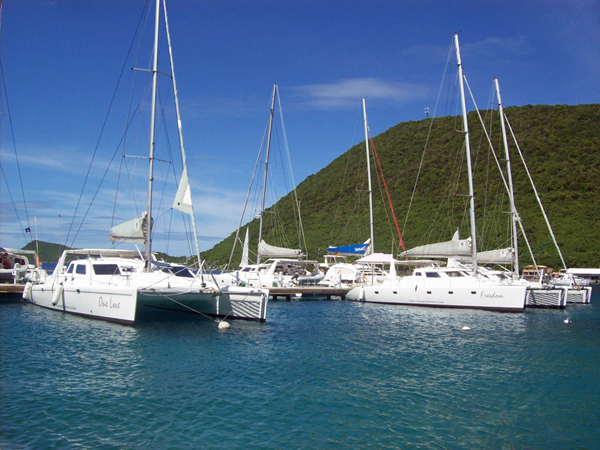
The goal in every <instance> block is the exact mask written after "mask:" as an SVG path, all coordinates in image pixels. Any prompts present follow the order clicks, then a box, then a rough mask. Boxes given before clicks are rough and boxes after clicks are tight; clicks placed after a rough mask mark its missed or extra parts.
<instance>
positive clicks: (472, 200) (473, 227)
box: [454, 34, 477, 273]
mask: <svg viewBox="0 0 600 450" xmlns="http://www.w3.org/2000/svg"><path fill="white" fill-rule="evenodd" d="M454 44H455V46H456V62H457V64H458V77H459V84H460V103H461V107H462V116H463V133H464V134H465V150H466V152H467V171H468V172H469V200H470V215H471V257H472V258H473V273H477V227H476V224H475V194H474V191H473V171H472V168H471V144H470V141H469V124H468V121H467V105H466V102H465V86H464V80H463V69H462V62H461V60H460V49H459V47H458V34H455V35H454Z"/></svg>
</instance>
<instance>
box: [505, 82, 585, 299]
mask: <svg viewBox="0 0 600 450" xmlns="http://www.w3.org/2000/svg"><path fill="white" fill-rule="evenodd" d="M494 87H495V89H496V96H497V98H498V112H499V113H500V124H501V129H502V141H503V144H504V150H505V158H506V166H507V178H508V194H509V199H510V209H511V216H512V221H511V222H512V230H511V234H512V236H513V247H512V248H510V249H509V250H512V252H511V255H512V258H513V261H512V264H513V267H514V274H513V276H515V277H519V252H518V248H519V246H518V239H517V223H518V224H519V225H520V227H521V231H522V233H523V237H524V239H525V242H526V244H527V247H528V248H529V253H530V255H531V258H532V261H533V266H534V268H535V272H536V273H538V274H539V277H538V279H537V280H526V279H525V277H521V279H522V280H523V281H526V282H527V284H528V287H527V295H526V299H525V306H527V307H542V308H564V307H566V304H567V303H589V302H590V298H591V295H592V288H591V287H588V286H585V285H584V284H582V282H581V280H579V279H577V278H575V277H574V276H573V275H572V274H568V273H566V272H567V270H568V269H567V265H566V263H565V260H564V258H563V255H562V252H561V250H560V247H559V246H558V242H557V240H556V237H555V236H554V231H553V230H552V226H551V225H550V221H549V219H548V216H547V215H546V211H545V209H544V206H543V205H542V201H541V199H540V197H539V195H538V193H537V188H536V187H535V184H534V182H533V179H532V178H531V174H530V173H529V169H528V168H527V164H526V163H525V158H524V157H523V154H522V153H521V150H520V148H519V145H518V143H517V140H516V138H515V136H514V134H513V138H515V139H514V142H515V144H516V145H517V149H518V151H519V154H520V156H521V160H522V163H523V165H524V167H525V171H526V173H527V176H528V178H529V181H530V183H531V187H532V188H533V191H534V193H535V197H536V199H537V202H538V204H539V206H540V210H541V212H542V215H543V217H544V221H545V222H546V225H547V227H548V231H549V233H550V236H551V237H552V241H553V242H554V245H555V246H556V250H557V251H558V255H559V256H560V259H561V261H562V264H563V267H564V269H562V270H561V271H560V272H559V273H558V274H556V275H555V277H553V278H552V279H550V280H549V282H548V281H547V280H545V278H546V274H545V270H543V269H542V270H540V269H541V268H540V267H539V266H538V264H537V262H536V261H535V256H534V255H533V251H532V250H531V246H530V245H529V241H528V239H527V235H526V234H525V230H524V229H523V224H522V223H521V220H520V218H519V215H518V213H517V209H516V207H515V200H514V190H513V183H512V171H511V162H510V152H509V148H508V139H507V133H506V124H508V126H509V127H510V123H508V119H507V118H506V117H505V115H504V110H503V107H502V97H501V95H500V84H499V82H498V79H497V78H495V79H494ZM505 122H506V123H505ZM511 132H512V129H511ZM497 251H499V250H497ZM588 284H589V283H588Z"/></svg>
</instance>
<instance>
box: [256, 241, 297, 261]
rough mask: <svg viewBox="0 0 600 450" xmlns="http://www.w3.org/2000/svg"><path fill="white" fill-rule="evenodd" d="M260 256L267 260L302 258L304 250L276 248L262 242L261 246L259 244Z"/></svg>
mask: <svg viewBox="0 0 600 450" xmlns="http://www.w3.org/2000/svg"><path fill="white" fill-rule="evenodd" d="M258 255H259V256H265V257H267V258H299V257H300V256H302V250H298V249H292V248H284V247H275V246H273V245H269V244H267V243H266V242H265V241H260V244H258Z"/></svg>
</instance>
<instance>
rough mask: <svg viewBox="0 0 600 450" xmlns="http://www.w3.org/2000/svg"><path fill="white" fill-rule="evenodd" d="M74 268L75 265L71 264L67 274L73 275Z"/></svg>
mask: <svg viewBox="0 0 600 450" xmlns="http://www.w3.org/2000/svg"><path fill="white" fill-rule="evenodd" d="M74 266H75V265H74V264H69V267H68V268H67V273H73V267H74Z"/></svg>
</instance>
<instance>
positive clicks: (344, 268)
mask: <svg viewBox="0 0 600 450" xmlns="http://www.w3.org/2000/svg"><path fill="white" fill-rule="evenodd" d="M362 111H363V126H364V132H365V152H366V162H367V164H366V166H367V187H368V195H369V231H370V237H369V239H367V240H366V241H365V242H363V243H362V244H354V245H343V246H329V247H327V252H328V255H325V260H326V261H327V260H328V259H331V260H334V262H333V263H332V264H328V269H327V272H326V273H325V276H324V278H323V279H322V280H321V281H320V282H319V285H321V286H328V287H336V288H347V289H352V288H354V287H355V286H359V285H361V286H362V285H364V284H373V283H375V282H377V283H378V282H379V281H376V280H375V277H377V279H378V280H379V279H380V278H381V276H382V275H383V274H384V272H383V271H382V270H381V268H380V267H377V266H376V265H374V264H373V263H372V260H369V261H371V262H370V263H363V262H362V259H364V257H366V256H368V255H372V254H373V252H374V248H375V245H374V244H375V236H374V234H375V233H374V219H373V189H372V184H371V157H370V153H369V125H368V120H367V106H366V100H365V99H364V98H363V99H362ZM346 256H350V257H352V256H354V257H356V256H361V257H362V258H361V259H359V260H357V261H354V262H352V263H349V262H347V261H346V260H338V259H339V258H340V257H346ZM390 256H391V255H390ZM379 259H380V258H379Z"/></svg>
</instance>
